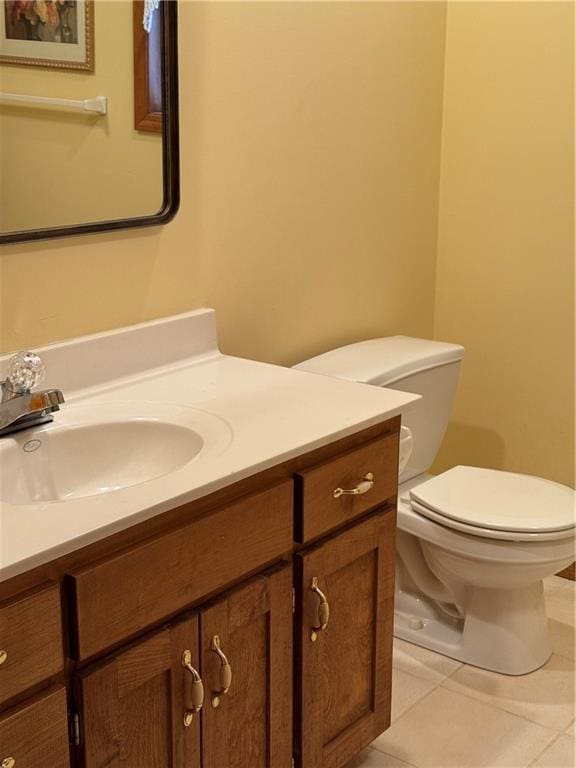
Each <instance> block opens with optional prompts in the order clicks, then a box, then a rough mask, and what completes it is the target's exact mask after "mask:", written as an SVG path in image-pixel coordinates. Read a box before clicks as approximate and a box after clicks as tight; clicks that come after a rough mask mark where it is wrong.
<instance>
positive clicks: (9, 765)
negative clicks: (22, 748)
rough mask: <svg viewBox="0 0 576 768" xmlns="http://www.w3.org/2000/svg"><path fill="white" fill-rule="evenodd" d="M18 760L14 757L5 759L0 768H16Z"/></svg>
mask: <svg viewBox="0 0 576 768" xmlns="http://www.w3.org/2000/svg"><path fill="white" fill-rule="evenodd" d="M15 765H16V760H15V759H14V758H13V757H5V758H4V760H2V762H1V763H0V768H14V766H15Z"/></svg>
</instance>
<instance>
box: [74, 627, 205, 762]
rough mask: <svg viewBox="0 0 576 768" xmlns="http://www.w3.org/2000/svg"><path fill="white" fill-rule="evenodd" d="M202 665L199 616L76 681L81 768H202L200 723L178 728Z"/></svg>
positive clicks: (181, 725) (122, 654)
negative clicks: (187, 660)
mask: <svg viewBox="0 0 576 768" xmlns="http://www.w3.org/2000/svg"><path fill="white" fill-rule="evenodd" d="M185 650H189V651H190V653H191V664H192V665H193V666H194V668H195V669H196V670H198V669H199V667H200V659H199V648H198V618H197V617H196V616H192V617H189V618H186V619H184V620H182V621H180V622H178V623H175V624H174V625H173V626H170V627H167V628H165V629H163V630H160V631H158V632H156V633H155V634H153V635H152V636H150V637H148V638H147V639H145V640H143V641H142V642H139V643H138V644H136V645H134V646H132V647H130V648H128V649H126V650H124V651H122V652H120V653H118V654H116V655H115V656H113V657H112V658H111V659H109V660H107V661H105V662H104V663H103V664H101V665H99V666H97V667H96V668H93V669H89V670H87V671H86V672H82V673H80V674H79V675H78V676H77V677H76V680H75V683H76V687H77V693H76V697H77V699H78V703H79V705H80V718H81V725H82V727H81V734H82V736H81V743H80V745H79V756H80V760H79V762H80V765H82V766H83V767H84V768H144V767H145V768H200V720H199V717H198V716H195V717H194V719H193V721H192V724H191V725H189V726H188V727H186V726H185V725H184V713H185V710H186V709H187V708H188V707H189V705H190V698H189V697H190V696H191V686H192V684H193V683H192V676H191V674H190V672H189V671H188V670H187V669H185V668H184V667H183V666H182V654H183V652H184V651H185Z"/></svg>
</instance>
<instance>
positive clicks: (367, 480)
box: [332, 472, 374, 499]
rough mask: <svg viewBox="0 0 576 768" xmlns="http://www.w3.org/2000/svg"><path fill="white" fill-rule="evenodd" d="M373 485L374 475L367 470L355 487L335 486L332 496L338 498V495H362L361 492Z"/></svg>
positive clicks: (366, 491)
mask: <svg viewBox="0 0 576 768" xmlns="http://www.w3.org/2000/svg"><path fill="white" fill-rule="evenodd" d="M373 487H374V475H373V474H372V472H368V473H367V474H366V475H365V476H364V477H363V478H362V480H361V481H360V482H359V483H358V485H357V486H356V488H349V489H348V488H336V489H335V490H334V492H333V494H332V496H334V498H335V499H339V498H340V496H362V494H363V493H368V491H369V490H371V489H372V488H373Z"/></svg>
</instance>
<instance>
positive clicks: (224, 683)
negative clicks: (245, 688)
mask: <svg viewBox="0 0 576 768" xmlns="http://www.w3.org/2000/svg"><path fill="white" fill-rule="evenodd" d="M210 648H211V650H212V651H214V653H215V654H216V655H217V656H218V658H219V659H220V661H221V663H222V666H221V667H220V690H219V691H214V693H213V694H212V706H213V707H214V708H216V707H219V706H220V703H221V697H222V696H225V695H226V694H227V693H228V691H229V690H230V686H231V685H232V667H231V666H230V662H229V661H228V659H227V658H226V656H225V654H224V652H223V651H222V648H221V647H220V638H219V637H218V635H214V637H213V638H212V642H211V644H210Z"/></svg>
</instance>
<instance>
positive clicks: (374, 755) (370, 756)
mask: <svg viewBox="0 0 576 768" xmlns="http://www.w3.org/2000/svg"><path fill="white" fill-rule="evenodd" d="M346 768H413V766H411V765H410V763H405V762H404V761H403V760H398V758H396V757H392V755H385V754H384V753H383V752H380V751H378V750H377V749H370V748H369V749H365V750H364V752H362V754H361V755H358V757H357V758H356V759H355V760H353V761H352V762H351V763H349V764H348V765H347V766H346Z"/></svg>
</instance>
